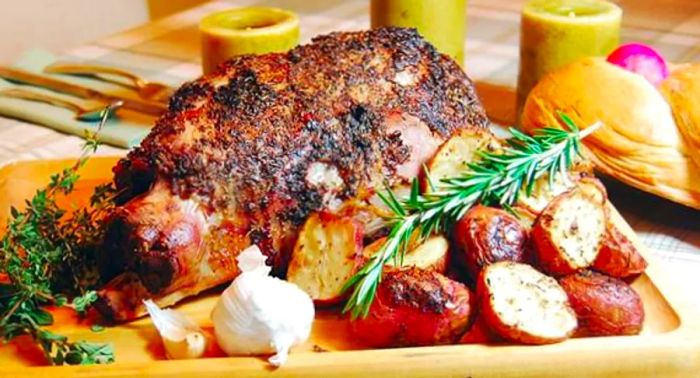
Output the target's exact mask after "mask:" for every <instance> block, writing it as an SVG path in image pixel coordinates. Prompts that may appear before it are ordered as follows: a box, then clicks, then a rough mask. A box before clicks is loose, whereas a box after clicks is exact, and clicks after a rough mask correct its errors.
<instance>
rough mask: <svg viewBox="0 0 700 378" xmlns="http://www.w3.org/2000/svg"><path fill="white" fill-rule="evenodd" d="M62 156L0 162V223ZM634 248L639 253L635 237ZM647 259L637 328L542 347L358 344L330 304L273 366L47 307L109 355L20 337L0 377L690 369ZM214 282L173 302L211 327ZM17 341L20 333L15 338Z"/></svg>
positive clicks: (676, 321) (678, 307)
mask: <svg viewBox="0 0 700 378" xmlns="http://www.w3.org/2000/svg"><path fill="white" fill-rule="evenodd" d="M115 162H116V158H93V159H92V160H90V162H89V163H88V164H87V166H86V167H85V168H84V169H83V170H82V171H81V176H82V179H81V180H80V181H79V184H78V187H77V190H76V192H75V195H73V196H71V197H70V198H67V199H64V200H65V201H66V203H69V202H70V203H75V204H78V205H80V204H81V203H85V201H87V198H88V196H89V194H90V193H91V191H92V188H93V187H94V186H95V185H97V184H99V183H102V182H105V181H108V180H110V179H111V176H112V172H111V168H112V166H113V165H114V163H115ZM72 163H73V161H71V160H50V161H33V162H21V163H16V164H12V165H9V166H6V167H4V168H2V169H0V226H2V224H4V221H5V218H6V217H7V214H8V213H9V207H10V206H11V205H14V206H21V204H22V203H23V201H24V200H25V199H26V198H29V197H31V195H32V194H33V192H34V190H36V189H37V188H39V187H42V186H44V185H45V184H46V180H47V178H48V177H49V175H50V174H52V173H54V172H58V171H59V170H60V169H62V168H64V167H67V166H69V165H70V164H72ZM612 210H613V211H612V213H613V216H614V217H615V220H616V223H617V224H618V226H619V227H620V228H621V229H622V230H623V231H624V232H625V233H627V234H628V235H629V236H630V237H631V238H632V240H634V241H635V242H636V237H635V236H634V235H633V232H632V230H631V229H630V228H629V226H628V225H627V223H626V222H625V221H624V220H623V219H622V218H621V217H620V216H619V214H618V213H617V211H615V210H614V208H613V209H612ZM638 247H639V248H640V249H641V250H642V251H643V252H644V248H643V246H641V245H638ZM645 257H646V258H647V259H648V260H649V263H650V264H649V268H648V269H647V272H646V273H645V274H644V275H642V276H641V277H639V278H637V279H636V280H635V281H634V282H633V284H632V286H633V287H634V289H635V290H637V292H638V293H639V294H640V295H641V297H642V300H643V302H644V309H645V313H646V318H645V322H644V329H643V332H642V334H641V335H639V336H622V337H598V338H580V339H572V340H568V341H566V342H563V343H560V344H553V345H545V346H522V345H505V344H504V345H452V346H435V347H421V348H402V349H383V350H366V349H363V346H362V345H360V344H357V343H355V342H353V341H352V338H350V337H348V322H347V320H346V319H344V318H342V317H340V316H339V315H338V313H337V312H333V311H328V312H322V313H320V314H318V316H317V320H316V322H315V323H314V329H313V332H312V337H311V339H310V340H309V342H307V343H306V344H305V345H303V346H300V347H299V348H296V349H295V350H294V351H293V352H292V354H291V355H290V358H289V361H288V363H287V364H286V365H284V366H283V367H282V368H280V369H277V370H273V369H272V368H270V366H269V365H268V364H267V362H266V361H265V359H264V358H258V357H225V356H223V354H222V353H221V351H220V350H219V349H218V348H217V347H216V346H215V345H214V343H213V342H212V343H210V345H211V346H210V347H209V348H208V350H207V358H203V359H199V360H189V361H168V360H165V357H164V351H163V347H162V345H161V344H160V339H159V337H158V335H157V333H156V332H155V329H154V328H153V326H152V325H151V323H150V320H149V319H141V320H138V321H135V322H131V323H128V324H123V325H120V326H116V327H109V328H106V329H105V330H104V331H101V332H93V331H91V329H90V325H91V321H92V320H90V319H88V320H83V321H79V320H78V319H76V318H75V317H74V316H73V314H72V311H69V310H60V311H55V312H54V314H55V317H56V322H55V325H54V326H53V327H52V329H53V330H55V331H56V332H59V333H61V334H64V335H67V336H69V337H70V338H72V339H76V340H77V339H85V340H90V341H96V342H111V343H112V344H113V345H114V349H115V354H116V359H117V362H116V363H114V364H111V365H103V366H77V367H32V368H27V367H29V366H37V365H41V364H43V363H45V362H44V360H43V355H42V354H41V352H40V351H39V350H38V349H36V348H35V347H34V346H33V344H32V343H31V342H27V341H28V340H17V341H15V342H12V343H10V344H8V345H2V346H0V377H15V376H21V377H45V376H50V377H58V376H73V375H79V376H82V377H134V376H140V375H148V376H163V377H166V376H167V377H173V376H178V377H197V378H199V377H202V376H222V375H227V376H234V375H235V376H236V377H245V376H259V375H262V374H270V375H274V376H278V377H292V376H294V377H329V376H334V377H350V376H365V377H379V376H406V377H435V376H459V377H465V376H474V377H483V376H498V377H558V376H563V375H585V376H592V375H596V376H597V375H603V376H606V375H609V376H615V377H640V376H653V377H658V376H664V377H671V376H692V375H694V374H697V372H698V371H700V313H699V312H698V310H697V309H696V308H694V307H693V306H692V305H691V301H689V300H687V299H686V298H687V296H689V295H696V294H695V290H696V288H694V287H693V288H688V290H679V289H678V288H677V286H675V284H674V282H673V280H671V279H670V277H671V276H673V272H664V271H662V270H661V269H660V268H659V266H658V265H657V263H656V262H655V261H654V259H653V257H652V256H650V255H649V254H648V253H645ZM220 290H221V289H220V288H219V289H214V290H211V291H210V292H209V293H208V294H205V295H202V296H199V297H197V298H194V299H190V300H188V301H186V302H184V303H181V304H179V305H178V306H176V307H177V309H178V310H181V311H183V312H185V313H187V314H188V315H189V316H190V317H192V319H194V320H195V321H197V322H198V323H199V324H201V325H203V327H204V329H205V331H206V332H208V333H209V335H210V336H211V330H212V327H211V321H210V320H209V314H210V311H211V309H212V308H213V305H214V303H215V301H216V299H217V296H218V293H219V292H220ZM23 341H24V342H23Z"/></svg>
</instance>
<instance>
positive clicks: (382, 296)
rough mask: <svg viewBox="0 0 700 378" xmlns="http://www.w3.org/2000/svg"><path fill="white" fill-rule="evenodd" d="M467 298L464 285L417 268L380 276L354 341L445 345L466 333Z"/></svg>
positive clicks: (384, 344) (354, 325)
mask: <svg viewBox="0 0 700 378" xmlns="http://www.w3.org/2000/svg"><path fill="white" fill-rule="evenodd" d="M470 300H471V294H470V292H469V289H468V288H467V287H466V286H464V285H463V284H461V283H459V282H457V281H452V280H450V279H449V278H447V277H445V276H443V275H442V274H440V273H438V272H435V271H433V270H422V269H418V268H415V267H411V268H407V269H402V270H393V271H388V272H385V273H384V277H383V278H382V282H381V283H380V284H379V287H378V288H377V295H376V297H375V299H374V302H373V303H372V305H371V307H370V310H369V313H368V315H367V317H366V318H364V319H362V318H358V319H355V320H354V321H352V324H351V329H352V330H353V333H354V334H355V336H356V337H357V338H359V339H360V340H362V341H364V342H365V343H367V344H368V345H370V346H372V347H375V348H385V347H395V346H420V345H436V344H449V343H452V342H455V341H457V339H458V338H459V337H460V336H461V335H462V334H463V333H464V331H466V329H467V326H468V324H469V314H470V311H471V305H470Z"/></svg>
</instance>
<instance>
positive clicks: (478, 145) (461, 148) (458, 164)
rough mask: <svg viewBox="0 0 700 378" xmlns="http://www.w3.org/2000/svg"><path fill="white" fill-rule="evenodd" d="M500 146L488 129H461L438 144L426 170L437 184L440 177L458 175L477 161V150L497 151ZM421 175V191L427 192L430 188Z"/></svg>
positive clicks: (478, 158)
mask: <svg viewBox="0 0 700 378" xmlns="http://www.w3.org/2000/svg"><path fill="white" fill-rule="evenodd" d="M500 148H501V146H500V143H499V142H498V139H497V138H496V137H495V136H494V135H493V134H491V133H490V132H489V131H486V130H479V129H474V128H467V129H462V130H460V132H459V133H457V134H455V135H453V136H452V137H451V138H450V139H448V140H447V141H446V142H445V143H443V144H442V146H440V148H439V149H438V151H437V152H436V153H435V155H433V158H432V159H431V160H430V161H429V162H428V164H427V167H428V172H430V177H431V178H432V179H433V183H434V184H435V185H437V186H439V184H440V180H441V179H444V178H449V177H459V176H460V175H462V174H463V173H464V172H465V171H466V170H468V169H469V167H468V164H470V163H476V162H477V161H479V160H480V159H481V158H480V157H479V155H478V154H477V152H478V151H483V152H497V151H498V150H500ZM423 176H424V177H423V185H422V187H423V191H424V192H428V193H429V192H431V191H432V188H431V187H430V183H429V181H428V179H427V177H425V175H423Z"/></svg>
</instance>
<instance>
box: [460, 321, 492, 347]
mask: <svg viewBox="0 0 700 378" xmlns="http://www.w3.org/2000/svg"><path fill="white" fill-rule="evenodd" d="M498 341H500V337H498V336H497V335H496V334H494V333H493V332H492V331H491V328H490V327H489V325H488V324H486V322H485V321H484V317H483V316H481V315H477V316H476V319H474V323H473V324H472V325H471V326H470V327H469V330H467V332H466V333H465V334H464V335H462V337H461V338H460V339H459V342H458V344H488V343H491V342H498Z"/></svg>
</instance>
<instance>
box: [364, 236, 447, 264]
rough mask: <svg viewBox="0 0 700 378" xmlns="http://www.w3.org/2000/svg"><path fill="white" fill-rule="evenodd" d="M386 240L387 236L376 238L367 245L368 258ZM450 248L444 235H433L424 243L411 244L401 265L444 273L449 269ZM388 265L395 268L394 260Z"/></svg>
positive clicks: (365, 251)
mask: <svg viewBox="0 0 700 378" xmlns="http://www.w3.org/2000/svg"><path fill="white" fill-rule="evenodd" d="M385 242H386V238H381V239H377V240H375V241H374V242H373V243H371V244H370V245H368V246H366V247H365V249H364V251H363V252H362V253H363V255H364V256H365V257H366V258H370V257H372V256H374V254H375V253H377V252H378V251H379V249H380V248H381V247H382V245H384V243H385ZM449 250H450V243H449V241H447V239H445V237H444V236H441V235H434V236H431V237H429V238H427V239H426V240H425V241H424V242H423V243H420V244H417V245H415V246H411V248H410V250H408V251H406V253H405V254H404V257H403V265H401V267H409V266H414V267H416V268H420V269H432V270H435V271H436V272H438V273H443V274H444V273H445V272H446V271H447V266H448V257H449V253H448V252H449ZM386 266H387V267H391V268H395V264H394V260H393V259H392V260H389V262H388V263H387V264H386Z"/></svg>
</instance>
